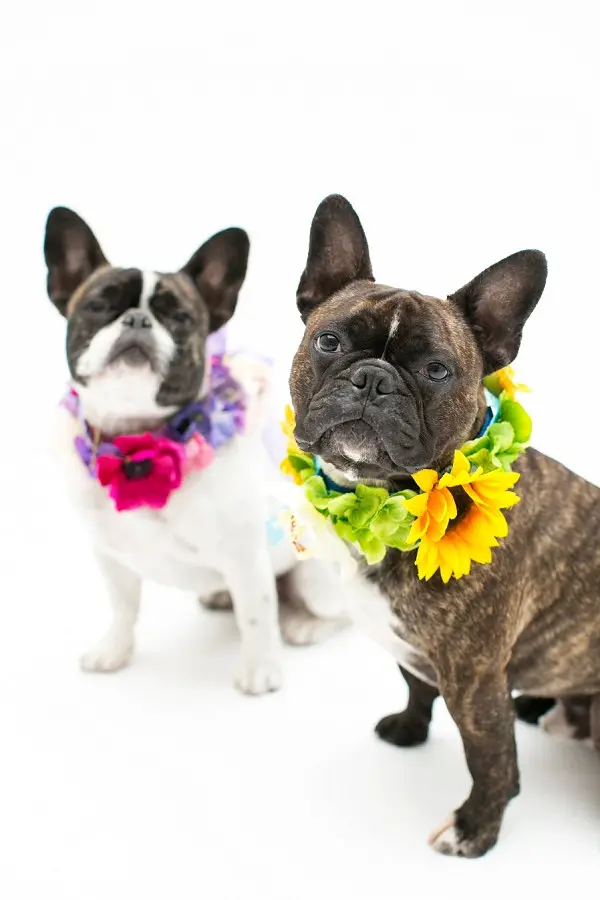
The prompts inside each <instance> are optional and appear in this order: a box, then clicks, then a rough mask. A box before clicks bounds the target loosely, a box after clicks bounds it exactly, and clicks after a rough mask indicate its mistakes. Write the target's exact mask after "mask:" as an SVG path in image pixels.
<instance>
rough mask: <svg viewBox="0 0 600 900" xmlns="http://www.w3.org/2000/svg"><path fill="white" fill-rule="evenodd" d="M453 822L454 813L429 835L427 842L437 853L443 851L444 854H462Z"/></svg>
mask: <svg viewBox="0 0 600 900" xmlns="http://www.w3.org/2000/svg"><path fill="white" fill-rule="evenodd" d="M454 822H455V819H454V815H452V816H450V818H449V819H447V820H446V821H445V822H444V824H443V825H441V826H440V827H439V828H436V830H435V831H434V832H433V834H431V835H430V837H429V843H430V845H431V846H432V847H433V849H434V850H436V851H437V852H438V853H443V854H444V856H463V855H464V854H463V852H462V846H461V841H460V838H459V836H458V833H457V831H456V826H455V824H454Z"/></svg>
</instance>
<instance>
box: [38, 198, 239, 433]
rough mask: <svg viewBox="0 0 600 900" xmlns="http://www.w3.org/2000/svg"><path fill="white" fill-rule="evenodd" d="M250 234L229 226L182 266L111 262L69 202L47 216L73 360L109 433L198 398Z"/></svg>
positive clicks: (57, 300) (231, 305)
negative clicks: (150, 267) (173, 269)
mask: <svg viewBox="0 0 600 900" xmlns="http://www.w3.org/2000/svg"><path fill="white" fill-rule="evenodd" d="M248 252H249V241H248V236H247V234H246V232H245V231H242V230H241V229H239V228H228V229H226V230H225V231H221V232H219V233H218V234H215V235H214V236H213V237H212V238H210V239H209V240H208V241H207V242H206V243H205V244H203V245H202V247H200V249H199V250H198V251H197V252H196V253H194V255H193V256H192V257H191V259H190V260H189V262H188V263H186V265H185V266H184V267H183V268H182V269H181V270H180V271H179V272H177V273H173V274H162V273H161V274H159V273H157V272H151V271H141V270H140V269H122V268H114V267H112V266H111V265H110V264H109V263H108V261H107V260H106V258H105V256H104V253H103V252H102V250H101V248H100V245H99V243H98V241H97V240H96V238H95V236H94V234H93V233H92V231H91V230H90V228H89V227H88V225H86V223H85V222H84V221H83V220H82V219H81V218H80V217H79V216H78V215H77V214H76V213H74V212H72V211H71V210H69V209H65V208H63V207H59V208H56V209H53V210H52V212H51V213H50V215H49V216H48V221H47V224H46V237H45V242H44V253H45V257H46V264H47V266H48V294H49V296H50V299H51V300H52V302H53V303H54V304H55V306H56V307H57V309H58V310H59V311H60V312H61V313H62V314H63V315H64V316H66V318H67V361H68V365H69V370H70V373H71V377H72V378H73V380H74V382H75V383H76V385H77V389H78V391H79V393H80V395H81V398H82V402H83V405H84V409H85V412H86V416H87V418H88V419H89V420H90V422H92V424H94V425H96V426H98V427H101V428H102V429H103V430H105V431H114V432H116V431H117V430H137V429H138V428H143V427H148V426H149V425H152V424H154V423H156V422H158V421H160V420H161V419H164V418H165V417H166V416H168V415H170V414H171V413H172V412H174V411H175V410H176V409H178V408H180V407H182V406H184V405H185V404H187V403H190V402H192V401H194V400H195V399H197V397H198V396H199V394H200V392H201V388H202V383H203V379H204V372H205V356H206V351H205V347H206V340H207V338H208V335H209V334H210V333H211V332H213V331H216V330H217V329H218V328H220V327H221V326H222V325H224V324H225V323H226V322H227V321H228V320H229V319H230V318H231V316H232V315H233V313H234V310H235V307H236V303H237V298H238V293H239V290H240V288H241V285H242V283H243V281H244V277H245V275H246V268H247V264H248Z"/></svg>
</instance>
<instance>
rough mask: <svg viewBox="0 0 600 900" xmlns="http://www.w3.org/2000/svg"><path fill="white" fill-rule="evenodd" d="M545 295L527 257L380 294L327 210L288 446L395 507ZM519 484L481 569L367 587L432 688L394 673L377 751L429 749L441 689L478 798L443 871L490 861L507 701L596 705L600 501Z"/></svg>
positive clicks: (503, 772) (447, 842)
mask: <svg viewBox="0 0 600 900" xmlns="http://www.w3.org/2000/svg"><path fill="white" fill-rule="evenodd" d="M545 281H546V261H545V257H544V256H543V254H541V253H539V252H537V251H529V250H527V251H523V252H521V253H516V254H514V255H513V256H510V257H508V258H507V259H505V260H503V261H502V262H500V263H497V264H496V265H495V266H492V267H491V268H490V269H487V270H486V271H485V272H483V273H481V274H480V275H479V276H477V278H475V279H474V280H473V281H472V282H470V283H469V284H467V285H466V286H465V287H463V288H462V289H461V290H459V291H457V292H456V293H455V294H453V295H452V296H450V297H448V298H447V299H446V300H438V299H434V298H432V297H427V296H423V295H421V294H418V293H415V292H413V291H410V292H409V291H404V290H397V289H395V288H390V287H385V286H382V285H379V284H376V283H374V278H373V274H372V270H371V263H370V259H369V251H368V246H367V241H366V238H365V235H364V232H363V230H362V227H361V224H360V222H359V220H358V217H357V216H356V213H355V212H354V210H353V209H352V207H351V206H350V204H349V203H348V202H347V201H346V200H344V198H342V197H339V196H332V197H328V198H327V199H326V200H324V201H323V203H322V204H321V205H320V207H319V208H318V210H317V212H316V215H315V218H314V221H313V225H312V229H311V237H310V248H309V254H308V261H307V265H306V269H305V271H304V273H303V275H302V278H301V280H300V284H299V287H298V307H299V309H300V312H301V314H302V318H303V320H304V322H305V323H306V330H305V334H304V338H303V340H302V343H301V345H300V347H299V349H298V351H297V354H296V357H295V359H294V363H293V367H292V373H291V379H290V385H291V392H292V399H293V403H294V408H295V411H296V422H297V425H296V438H297V440H298V443H299V444H300V446H301V447H302V448H303V449H306V450H309V451H310V452H312V453H316V454H319V456H321V458H322V459H323V460H324V462H325V464H326V466H327V465H328V466H329V471H330V473H332V474H333V476H334V478H335V477H336V475H337V477H338V479H339V478H340V477H345V478H346V479H348V480H349V481H350V482H370V483H380V484H385V485H386V486H387V487H388V488H390V489H395V490H397V489H399V488H401V487H403V486H409V485H411V479H410V473H412V472H414V471H416V470H418V469H422V468H425V467H431V468H436V469H438V470H441V469H443V468H444V467H445V466H447V465H448V463H449V462H450V461H451V458H452V455H453V451H454V450H455V449H456V448H457V447H460V446H461V445H462V444H463V443H464V441H465V440H467V439H469V438H472V437H474V436H475V435H476V434H477V433H478V431H479V429H480V426H481V424H482V421H483V416H484V409H485V401H484V396H483V391H482V386H481V384H482V376H483V375H484V374H486V373H489V372H492V371H494V370H497V369H499V368H501V367H502V366H505V365H508V364H509V363H510V362H511V361H512V360H513V359H514V357H515V356H516V354H517V351H518V349H519V345H520V342H521V335H522V329H523V326H524V324H525V322H526V320H527V318H528V316H529V315H530V313H531V312H532V310H533V309H534V307H535V305H536V304H537V302H538V300H539V298H540V296H541V294H542V291H543V289H544V285H545ZM322 335H325V337H321V336H322ZM515 469H516V470H517V471H519V472H520V473H521V479H520V481H519V482H518V484H517V486H516V490H517V493H518V494H519V495H520V496H521V502H520V503H519V504H518V505H517V506H516V507H514V508H512V509H510V510H508V511H507V518H508V521H509V526H510V531H509V535H508V537H507V538H506V539H505V540H503V541H501V545H500V547H498V548H497V549H496V550H494V551H493V560H492V563H491V564H490V565H478V564H473V566H472V569H471V573H470V575H469V576H468V577H465V578H462V579H460V580H452V581H450V583H449V584H447V585H444V584H443V583H442V581H441V578H440V576H439V573H438V574H436V575H435V576H434V577H433V578H432V579H431V581H429V582H424V581H419V580H418V578H417V572H416V569H415V557H414V553H406V554H403V553H400V552H398V551H394V550H390V551H388V553H387V556H386V557H385V559H384V561H383V562H382V563H381V564H380V565H379V566H377V567H373V568H371V569H369V570H368V571H366V572H365V576H366V577H367V578H368V579H370V580H372V581H373V582H375V583H376V584H377V585H378V587H379V588H380V589H381V591H382V592H383V593H384V595H386V596H387V598H388V599H389V603H390V604H391V607H392V609H393V611H394V613H395V614H396V616H397V617H398V621H399V623H400V625H399V628H400V630H401V636H402V637H403V638H404V639H405V640H406V641H408V642H409V643H410V644H411V645H412V646H413V647H414V648H415V650H416V651H417V652H418V653H419V654H420V658H419V659H420V662H419V665H420V669H419V671H420V672H421V673H422V674H423V676H424V678H425V679H426V680H430V681H431V680H432V681H433V682H434V683H435V684H437V688H434V687H431V686H429V685H428V684H426V683H425V681H421V680H420V679H419V678H416V677H414V675H410V674H409V673H407V672H405V671H404V670H403V674H404V677H405V678H406V681H407V682H408V686H409V701H408V706H407V708H406V710H405V711H404V712H402V713H399V714H397V715H392V716H388V717H387V718H386V719H383V720H382V721H381V722H380V723H379V725H378V726H377V731H378V733H379V735H380V736H381V737H382V738H383V739H384V740H386V741H389V742H391V743H393V744H397V745H399V746H409V745H413V744H417V743H420V742H422V741H424V740H425V739H426V737H427V732H428V728H429V722H430V719H431V712H432V706H433V703H434V700H435V698H436V697H437V696H438V690H439V693H441V695H442V696H443V698H444V700H445V701H446V704H447V706H448V708H449V710H450V713H451V715H452V717H453V718H454V720H455V722H456V724H457V725H458V728H459V730H460V734H461V737H462V740H463V744H464V749H465V754H466V759H467V763H468V766H469V770H470V772H471V775H472V778H473V787H472V790H471V793H470V795H469V797H468V799H467V800H466V802H465V803H464V804H463V805H462V806H461V808H460V809H459V810H457V811H456V813H455V814H454V816H453V818H452V822H451V827H450V828H449V831H448V833H447V834H446V835H442V836H441V837H438V839H437V841H436V843H435V846H436V849H438V850H441V851H442V852H446V853H452V854H455V855H462V856H480V855H482V854H483V853H485V852H486V851H487V850H489V849H490V847H492V846H493V845H494V844H495V843H496V840H497V837H498V833H499V830H500V826H501V822H502V817H503V814H504V810H505V809H506V806H507V804H508V802H509V801H510V799H511V798H512V797H514V796H515V795H516V794H517V793H518V792H519V774H518V768H517V758H516V751H515V738H514V706H513V702H512V700H511V690H517V691H522V692H525V693H526V694H533V695H537V696H538V697H540V698H543V697H548V698H555V697H560V696H567V695H574V694H584V695H592V694H594V693H597V692H599V691H600V502H599V501H600V491H599V490H598V489H597V488H596V487H594V486H592V485H590V484H588V483H586V482H585V481H584V480H583V479H582V478H579V477H578V476H577V475H574V474H573V473H572V472H569V471H568V470H567V469H566V468H564V467H563V466H562V465H560V464H559V463H557V462H555V461H554V460H552V459H549V458H548V457H547V456H544V455H543V454H541V453H539V452H537V451H536V450H534V449H530V450H528V451H527V452H526V453H525V454H524V455H523V456H522V457H521V458H520V460H519V461H518V463H517V464H516V465H515ZM413 486H414V483H413ZM549 702H551V701H549ZM452 823H453V824H452Z"/></svg>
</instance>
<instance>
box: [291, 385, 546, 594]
mask: <svg viewBox="0 0 600 900" xmlns="http://www.w3.org/2000/svg"><path fill="white" fill-rule="evenodd" d="M513 378H514V376H513V372H512V369H510V368H506V369H502V370H501V371H499V372H496V373H494V374H493V375H491V376H489V377H488V378H486V379H485V380H484V390H485V395H486V400H487V412H486V417H485V420H484V425H483V427H482V430H481V432H480V433H479V434H478V435H477V436H476V437H475V438H474V439H473V440H471V441H467V443H466V444H464V445H463V446H462V447H461V448H460V450H457V451H456V452H455V454H454V460H453V463H452V466H451V467H450V468H448V469H447V470H446V471H444V472H442V473H438V472H436V471H434V470H433V469H423V470H422V471H420V472H416V473H415V474H414V475H413V476H412V477H413V481H414V482H415V487H416V488H417V489H418V490H403V491H397V492H396V493H392V494H390V493H389V492H388V491H387V490H386V489H385V488H378V487H370V486H368V485H363V484H359V485H357V486H356V488H354V489H351V488H342V487H340V486H339V485H336V484H335V483H334V482H333V481H331V479H329V478H328V477H327V476H326V475H325V473H324V472H323V471H322V468H321V464H320V461H319V460H318V458H316V457H314V456H311V455H310V454H308V453H304V452H303V451H302V450H300V449H299V447H298V445H297V444H296V442H295V439H294V427H295V421H294V413H293V411H292V409H291V408H290V407H288V408H287V409H286V418H285V422H284V423H282V428H283V431H284V433H285V434H286V436H287V438H288V451H287V457H286V459H284V461H283V463H282V464H281V469H282V471H283V472H284V474H286V475H290V476H291V477H292V478H293V479H294V481H295V482H296V484H298V485H302V486H303V488H304V495H305V499H306V500H308V502H309V504H310V506H311V507H312V508H313V509H314V510H316V511H317V513H318V517H319V518H320V519H321V520H322V519H326V520H327V523H326V524H327V526H328V529H329V531H330V532H331V530H333V531H334V532H335V534H336V535H337V536H338V537H339V538H343V539H344V540H345V541H347V542H348V543H349V544H351V545H352V546H353V547H354V548H355V549H356V550H357V551H358V552H359V553H360V554H361V555H362V556H364V557H365V559H366V562H367V564H369V565H373V564H376V563H378V562H380V561H381V560H382V559H383V557H384V556H385V554H386V553H387V550H388V549H389V548H395V549H397V550H403V551H409V550H416V551H417V553H416V560H415V562H416V566H417V572H418V576H419V578H421V579H425V580H429V579H430V578H431V577H432V576H433V575H434V574H435V572H437V571H438V570H439V572H440V575H441V578H442V581H443V582H444V583H446V582H448V581H449V580H450V578H452V577H453V578H461V577H463V576H464V575H468V574H469V572H470V569H471V562H478V563H489V562H491V558H492V554H491V550H492V548H494V547H497V546H498V540H497V539H498V538H502V537H505V536H506V534H507V533H508V524H507V522H506V519H505V517H504V515H503V513H502V510H503V509H506V508H508V507H510V506H514V505H515V504H516V503H518V501H519V497H518V496H517V495H516V494H515V493H514V492H513V491H512V490H511V488H512V487H513V486H514V485H515V484H516V482H517V481H518V479H519V475H518V473H513V472H511V465H512V463H514V462H515V460H516V459H517V458H518V457H519V456H520V455H521V453H523V452H524V451H525V450H526V449H527V447H528V446H529V440H530V437H531V419H530V417H529V415H528V414H527V413H526V411H525V410H524V409H523V407H522V406H521V404H520V403H518V402H517V401H516V400H515V394H516V393H517V391H524V390H527V388H526V387H525V385H520V384H515V382H514V380H513ZM453 490H454V491H456V494H454V493H453ZM459 495H460V500H461V501H462V502H461V504H460V506H461V510H462V512H461V515H459V511H458V507H457V504H456V499H455V496H456V498H458V497H459ZM303 508H304V510H305V509H306V506H304V507H303ZM290 521H291V522H293V523H294V528H295V534H294V535H293V537H294V542H295V545H296V546H297V548H298V547H299V548H300V549H301V551H303V553H302V555H307V553H306V544H307V543H309V544H310V543H311V541H310V538H308V541H307V530H312V531H313V532H315V529H314V528H312V529H311V527H310V525H309V523H308V521H306V522H304V523H299V522H298V517H297V516H292V517H290ZM316 530H317V531H318V532H319V534H321V533H322V532H323V528H322V522H321V523H319V527H318V528H317V529H316ZM312 543H313V544H314V543H315V541H314V540H313V542H312ZM316 552H318V547H317V551H316Z"/></svg>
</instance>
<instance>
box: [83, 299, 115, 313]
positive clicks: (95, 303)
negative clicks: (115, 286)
mask: <svg viewBox="0 0 600 900" xmlns="http://www.w3.org/2000/svg"><path fill="white" fill-rule="evenodd" d="M108 306H109V304H108V303H107V302H106V300H105V299H104V298H103V297H93V298H92V299H91V300H88V302H87V303H86V304H85V308H86V309H87V310H88V312H92V313H101V312H104V311H105V310H107V309H108Z"/></svg>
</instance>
